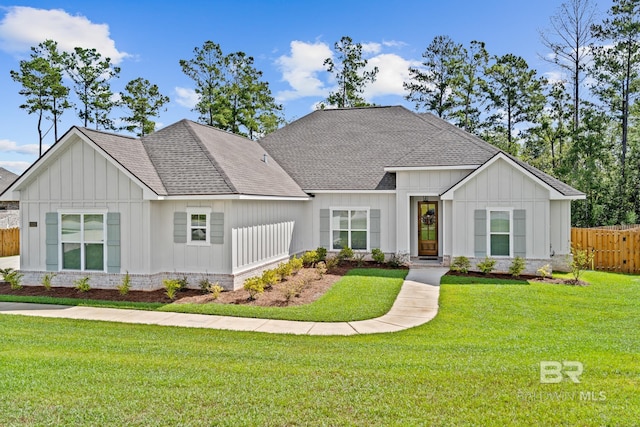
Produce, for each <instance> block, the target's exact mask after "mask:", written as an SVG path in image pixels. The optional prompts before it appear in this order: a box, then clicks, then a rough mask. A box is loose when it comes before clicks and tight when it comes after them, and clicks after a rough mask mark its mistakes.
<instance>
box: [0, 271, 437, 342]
mask: <svg viewBox="0 0 640 427" xmlns="http://www.w3.org/2000/svg"><path fill="white" fill-rule="evenodd" d="M447 271H448V269H446V268H437V267H433V268H420V269H411V270H409V274H408V275H407V277H406V279H405V281H404V283H403V284H402V288H401V289H400V293H399V294H398V297H397V299H396V301H395V302H394V304H393V306H392V307H391V310H389V312H388V313H387V314H385V315H384V316H381V317H378V318H376V319H369V320H359V321H355V322H300V321H291V320H271V319H253V318H246V317H231V316H215V315H206V314H185V313H171V312H158V311H144V310H125V309H117V308H99V307H81V306H64V305H52V304H28V303H18V302H0V314H19V315H23V316H37V317H56V318H64V319H83V320H103V321H108V322H122V323H138V324H153V325H163V326H182V327H188V328H210V329H227V330H232V331H253V332H268V333H278V334H295V335H356V334H375V333H385V332H397V331H401V330H403V329H408V328H412V327H414V326H419V325H422V324H424V323H427V322H428V321H430V320H431V319H433V318H434V317H435V316H436V314H437V313H438V297H439V295H440V285H439V284H440V278H441V277H442V275H443V274H444V273H446V272H447Z"/></svg>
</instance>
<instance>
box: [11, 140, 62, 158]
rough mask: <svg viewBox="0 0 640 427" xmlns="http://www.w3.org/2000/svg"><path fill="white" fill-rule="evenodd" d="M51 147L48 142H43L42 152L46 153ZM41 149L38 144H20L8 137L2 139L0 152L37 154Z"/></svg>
mask: <svg viewBox="0 0 640 427" xmlns="http://www.w3.org/2000/svg"><path fill="white" fill-rule="evenodd" d="M49 147H50V146H49V145H47V144H42V152H43V153H44V152H45V151H47V150H48V149H49ZM39 150H40V148H39V146H38V144H25V145H18V144H17V143H15V142H14V141H9V140H8V139H0V152H4V153H17V154H26V155H29V156H33V155H35V156H37V155H38V152H39Z"/></svg>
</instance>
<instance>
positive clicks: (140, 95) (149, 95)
mask: <svg viewBox="0 0 640 427" xmlns="http://www.w3.org/2000/svg"><path fill="white" fill-rule="evenodd" d="M124 90H125V92H122V93H120V97H121V102H122V105H123V106H124V107H126V108H128V109H129V111H130V114H129V115H128V116H126V117H122V120H123V121H124V122H125V123H126V125H125V126H123V129H126V130H128V131H129V132H136V131H137V132H136V134H137V135H138V136H145V135H148V134H150V133H153V131H154V130H155V127H156V123H155V122H154V121H152V120H151V118H152V117H158V115H159V112H160V109H161V108H162V107H163V106H164V104H166V103H167V102H169V97H168V96H164V95H162V94H161V93H160V89H158V86H157V85H152V84H151V83H150V82H149V80H147V79H143V78H142V77H138V78H137V79H135V80H131V81H130V82H129V83H127V85H126V86H125V88H124Z"/></svg>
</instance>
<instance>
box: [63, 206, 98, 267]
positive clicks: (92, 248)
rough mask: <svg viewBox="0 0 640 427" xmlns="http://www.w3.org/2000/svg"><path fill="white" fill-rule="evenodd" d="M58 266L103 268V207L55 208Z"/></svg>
mask: <svg viewBox="0 0 640 427" xmlns="http://www.w3.org/2000/svg"><path fill="white" fill-rule="evenodd" d="M58 214H59V216H60V218H59V221H58V224H60V229H59V233H60V236H59V237H60V238H59V239H58V241H59V242H60V250H59V251H58V253H59V254H60V260H59V261H60V262H59V265H60V266H61V269H62V270H77V271H105V266H106V261H105V260H106V254H107V251H106V248H105V243H106V230H107V225H106V217H107V215H106V211H85V212H71V211H59V212H58Z"/></svg>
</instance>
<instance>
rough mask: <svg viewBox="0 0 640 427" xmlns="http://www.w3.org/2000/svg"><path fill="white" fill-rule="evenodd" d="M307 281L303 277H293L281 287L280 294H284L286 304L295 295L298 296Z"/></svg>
mask: <svg viewBox="0 0 640 427" xmlns="http://www.w3.org/2000/svg"><path fill="white" fill-rule="evenodd" d="M306 285H307V283H306V282H305V281H304V280H303V279H299V278H298V279H295V280H292V281H290V282H288V283H287V284H286V285H285V286H284V287H283V288H282V289H281V292H282V295H283V296H284V299H285V301H286V302H287V304H288V303H289V302H290V301H291V300H292V299H293V298H295V297H298V296H300V293H301V292H302V290H303V289H304V287H305V286H306Z"/></svg>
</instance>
